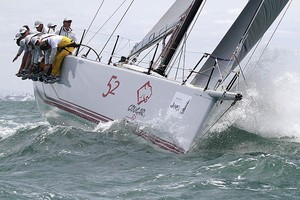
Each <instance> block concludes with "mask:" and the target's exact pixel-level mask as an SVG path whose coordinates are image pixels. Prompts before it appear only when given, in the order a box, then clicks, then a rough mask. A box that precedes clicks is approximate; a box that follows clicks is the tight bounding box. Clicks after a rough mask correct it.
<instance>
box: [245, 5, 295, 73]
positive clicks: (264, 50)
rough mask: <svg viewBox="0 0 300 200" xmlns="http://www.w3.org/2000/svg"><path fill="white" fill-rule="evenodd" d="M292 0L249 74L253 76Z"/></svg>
mask: <svg viewBox="0 0 300 200" xmlns="http://www.w3.org/2000/svg"><path fill="white" fill-rule="evenodd" d="M292 1H293V0H291V1H290V2H289V4H288V6H287V8H286V9H285V11H284V13H283V15H282V17H281V18H280V20H279V22H278V24H277V26H276V27H275V29H274V31H273V33H272V35H271V37H270V38H269V40H268V42H267V44H266V46H265V48H264V49H263V51H262V53H261V54H260V57H259V58H258V60H257V61H256V63H255V65H254V67H253V68H252V71H251V72H250V75H249V76H251V74H252V73H253V71H254V69H255V68H256V66H257V65H258V62H259V61H260V60H261V58H262V56H263V55H264V53H265V52H266V50H267V47H268V46H269V44H270V42H271V40H272V39H273V37H274V35H275V32H276V31H277V30H278V27H279V25H280V24H281V22H282V20H283V18H284V16H285V15H286V13H287V11H288V9H289V7H290V5H291V3H292ZM260 42H261V41H259V43H260ZM257 46H258V44H257ZM256 49H257V47H256V48H255V50H256ZM253 54H254V52H253V53H252V54H251V57H250V58H249V60H248V62H247V64H246V65H245V67H244V71H245V69H246V67H247V66H248V63H249V62H250V59H251V58H252V56H253Z"/></svg>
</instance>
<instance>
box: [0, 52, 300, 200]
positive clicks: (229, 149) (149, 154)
mask: <svg viewBox="0 0 300 200" xmlns="http://www.w3.org/2000/svg"><path fill="white" fill-rule="evenodd" d="M291 54H292V55H294V57H293V59H290V57H288V58H289V59H285V60H284V58H286V57H287V56H288V55H291ZM298 55H299V51H295V52H291V51H286V52H285V51H282V50H281V51H280V52H279V53H276V51H275V52H274V51H273V52H272V53H271V55H269V56H267V58H269V59H265V60H261V62H260V63H261V66H259V67H258V68H256V69H255V70H256V71H257V72H258V73H256V74H258V75H256V76H252V77H251V76H250V77H248V78H247V82H248V85H247V87H245V88H242V90H243V94H244V99H243V100H242V101H241V102H238V103H237V104H236V105H235V107H233V108H232V109H231V110H230V111H229V112H228V113H227V114H226V115H224V117H223V118H222V119H221V120H220V121H218V123H217V124H216V125H215V126H214V127H213V128H212V129H211V132H209V133H208V134H207V135H206V136H207V137H206V138H204V139H202V140H200V141H199V142H198V143H197V145H196V146H195V147H194V149H193V150H192V151H191V152H189V153H188V154H179V155H178V154H173V153H170V152H166V151H164V150H161V149H159V148H158V147H156V146H153V145H152V143H150V142H147V141H145V140H143V139H141V138H140V137H138V136H136V135H134V134H132V133H131V132H130V130H129V129H128V128H126V125H125V124H124V123H122V122H113V123H107V124H102V125H99V126H98V127H97V128H96V129H95V130H84V129H79V128H76V127H70V126H50V125H49V124H48V122H46V121H45V119H44V118H43V117H42V115H41V114H40V112H39V110H38V107H37V105H36V103H35V101H25V102H14V101H0V111H1V112H0V200H11V199H13V200H15V199H17V200H25V199H26V200H29V199H30V200H32V199H37V200H44V199H45V200H56V199H62V200H73V199H74V200H77V199H78V200H83V199H84V200H89V199H97V200H98V199H149V200H153V199H159V200H173V199H174V200H175V199H176V200H177V199H180V200H182V199H187V200H192V199H197V200H198V199H230V200H231V199H300V181H299V180H300V103H299V102H300V90H299V87H300V76H299V67H298V64H297V63H299V62H298V59H297V57H299V56H298ZM274 69H276V70H274Z"/></svg>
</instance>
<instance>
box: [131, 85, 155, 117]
mask: <svg viewBox="0 0 300 200" xmlns="http://www.w3.org/2000/svg"><path fill="white" fill-rule="evenodd" d="M136 94H137V102H136V104H131V105H129V106H128V108H127V111H128V112H129V113H130V115H129V116H126V117H127V118H128V119H130V120H135V119H136V118H137V117H145V116H146V109H145V108H143V107H142V106H141V104H142V103H144V104H146V103H147V102H148V100H149V99H150V98H151V96H152V86H151V84H150V81H148V82H146V83H145V84H144V85H142V87H140V88H139V89H138V90H137V93H136Z"/></svg>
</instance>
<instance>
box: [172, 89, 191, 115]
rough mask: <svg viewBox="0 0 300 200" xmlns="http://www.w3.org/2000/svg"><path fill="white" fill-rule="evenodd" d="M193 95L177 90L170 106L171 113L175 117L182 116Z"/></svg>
mask: <svg viewBox="0 0 300 200" xmlns="http://www.w3.org/2000/svg"><path fill="white" fill-rule="evenodd" d="M191 99H192V97H191V96H189V95H186V94H183V93H180V92H176V93H175V95H174V97H173V99H172V102H171V103H170V106H169V114H171V115H172V116H173V117H177V118H180V119H181V118H182V117H183V115H184V113H185V111H186V109H187V107H188V105H189V103H190V101H191Z"/></svg>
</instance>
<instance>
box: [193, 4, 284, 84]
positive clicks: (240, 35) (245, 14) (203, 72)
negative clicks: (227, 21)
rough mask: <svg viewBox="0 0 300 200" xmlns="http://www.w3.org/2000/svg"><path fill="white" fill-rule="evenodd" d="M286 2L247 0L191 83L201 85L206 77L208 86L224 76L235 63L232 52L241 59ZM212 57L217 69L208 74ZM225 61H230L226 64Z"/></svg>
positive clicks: (204, 82) (210, 69)
mask: <svg viewBox="0 0 300 200" xmlns="http://www.w3.org/2000/svg"><path fill="white" fill-rule="evenodd" d="M287 2H288V0H249V2H248V3H247V5H246V6H245V8H244V9H243V11H242V12H241V14H240V15H239V17H238V18H237V19H236V21H235V22H234V24H233V25H232V26H231V28H230V29H229V30H228V32H227V33H226V35H225V36H224V37H223V39H222V40H221V42H220V43H219V45H218V46H217V47H216V49H215V50H214V51H213V53H212V55H211V56H210V57H209V58H208V59H207V61H206V62H205V63H204V65H203V66H202V68H201V69H200V71H199V73H198V74H197V75H196V76H195V78H194V79H193V80H192V82H191V83H192V84H194V85H198V86H203V87H204V86H206V84H207V82H208V80H209V77H210V78H211V81H210V83H209V85H208V88H212V87H214V86H215V85H216V83H217V82H218V80H219V79H220V77H221V76H223V78H224V77H226V76H227V75H228V74H229V73H230V72H231V70H232V69H233V68H235V67H236V66H237V62H236V61H235V62H232V60H231V58H232V55H235V57H236V58H237V60H238V61H241V60H242V59H243V58H244V57H245V56H246V55H247V53H248V52H249V51H250V50H251V49H252V47H253V46H254V45H255V44H256V43H257V42H258V40H259V39H260V38H261V37H262V36H263V34H264V33H265V32H266V31H267V29H268V28H269V27H270V26H271V24H272V23H273V22H274V20H275V19H276V17H277V16H278V15H279V14H280V12H281V11H282V9H283V8H284V6H285V5H286V4H287ZM216 60H217V61H218V63H219V65H218V67H219V70H215V72H214V73H212V74H211V72H212V68H213V66H214V64H215V62H216ZM229 62H232V63H231V64H232V65H231V66H230V67H229V68H228V64H229Z"/></svg>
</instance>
